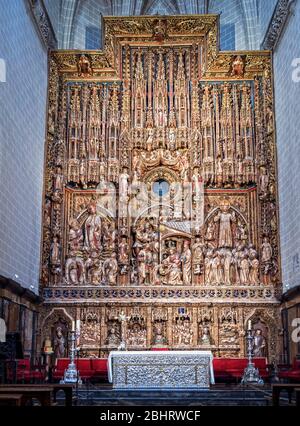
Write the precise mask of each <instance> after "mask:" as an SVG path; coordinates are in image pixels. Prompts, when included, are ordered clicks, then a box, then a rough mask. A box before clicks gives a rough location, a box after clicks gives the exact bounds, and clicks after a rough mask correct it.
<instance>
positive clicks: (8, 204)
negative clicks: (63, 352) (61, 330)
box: [0, 0, 47, 292]
mask: <svg viewBox="0 0 300 426" xmlns="http://www.w3.org/2000/svg"><path fill="white" fill-rule="evenodd" d="M0 10H1V13H0V39H1V43H0V58H2V59H3V60H4V62H5V64H6V82H1V83H0V111H1V114H0V140H1V144H0V206H1V208H0V274H2V275H4V276H6V277H9V278H13V279H14V280H15V281H17V282H18V283H20V284H22V285H23V286H24V287H29V288H31V290H33V291H36V292H37V291H38V277H39V261H40V235H41V208H42V192H43V164H44V139H45V113H46V90H47V52H46V50H44V47H43V45H42V43H41V41H40V39H39V36H38V33H37V31H36V28H35V26H34V23H33V21H32V19H31V15H30V13H29V11H28V10H27V8H26V3H25V2H23V1H20V0H10V1H9V2H8V1H5V0H0ZM33 287H34V288H33Z"/></svg>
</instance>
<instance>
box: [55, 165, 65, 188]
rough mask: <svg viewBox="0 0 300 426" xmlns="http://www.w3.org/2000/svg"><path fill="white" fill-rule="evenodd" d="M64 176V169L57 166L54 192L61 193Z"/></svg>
mask: <svg viewBox="0 0 300 426" xmlns="http://www.w3.org/2000/svg"><path fill="white" fill-rule="evenodd" d="M63 182H64V175H63V173H62V167H61V166H60V165H57V166H56V172H55V174H54V177H53V190H54V191H56V190H58V191H61V190H62V189H63Z"/></svg>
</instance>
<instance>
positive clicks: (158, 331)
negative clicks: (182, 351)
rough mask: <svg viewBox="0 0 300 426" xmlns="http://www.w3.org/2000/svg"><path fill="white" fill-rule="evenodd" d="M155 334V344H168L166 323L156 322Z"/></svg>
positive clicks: (158, 345)
mask: <svg viewBox="0 0 300 426" xmlns="http://www.w3.org/2000/svg"><path fill="white" fill-rule="evenodd" d="M153 334H154V336H153V346H155V347H161V346H165V345H166V344H167V339H166V337H165V336H164V325H163V322H162V321H156V322H155V324H154V330H153Z"/></svg>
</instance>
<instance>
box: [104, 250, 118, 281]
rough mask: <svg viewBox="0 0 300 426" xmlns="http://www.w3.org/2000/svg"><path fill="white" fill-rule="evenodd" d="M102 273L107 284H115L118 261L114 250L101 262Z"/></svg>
mask: <svg viewBox="0 0 300 426" xmlns="http://www.w3.org/2000/svg"><path fill="white" fill-rule="evenodd" d="M103 275H104V280H105V283H106V284H108V285H116V284H117V276H118V261H117V255H116V253H115V252H113V253H112V254H111V257H110V258H108V259H106V260H105V261H104V263H103Z"/></svg>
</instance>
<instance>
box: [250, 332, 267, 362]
mask: <svg viewBox="0 0 300 426" xmlns="http://www.w3.org/2000/svg"><path fill="white" fill-rule="evenodd" d="M266 346H267V342H266V339H265V337H264V336H263V334H262V330H261V329H260V328H257V329H256V330H255V332H254V336H253V343H252V351H253V356H254V357H255V358H260V357H265V356H266Z"/></svg>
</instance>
